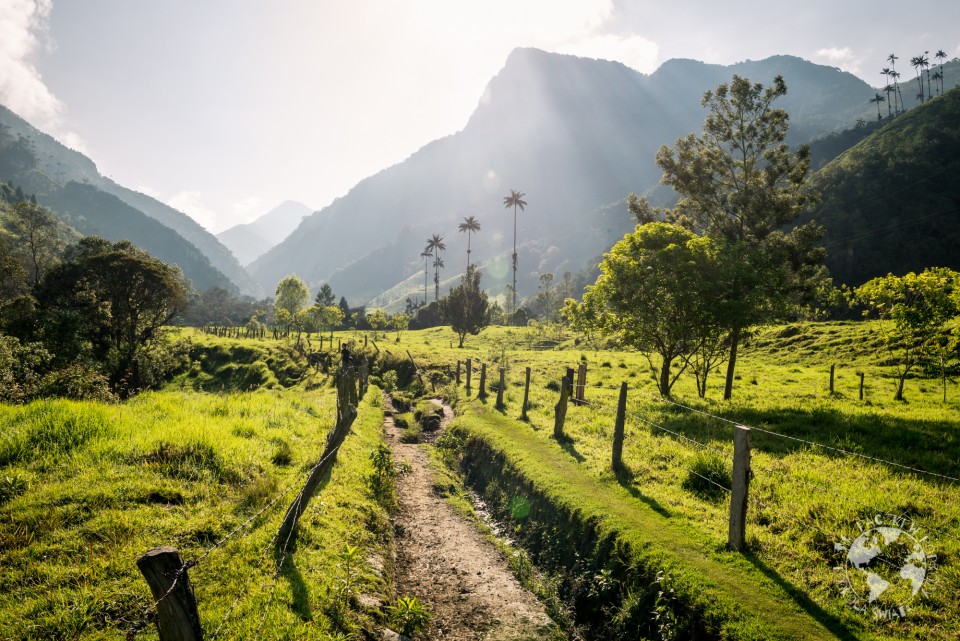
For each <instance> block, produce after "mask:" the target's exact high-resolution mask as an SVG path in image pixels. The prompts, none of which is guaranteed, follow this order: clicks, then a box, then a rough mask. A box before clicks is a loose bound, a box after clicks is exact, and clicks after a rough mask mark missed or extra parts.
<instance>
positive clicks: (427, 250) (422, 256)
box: [420, 249, 433, 305]
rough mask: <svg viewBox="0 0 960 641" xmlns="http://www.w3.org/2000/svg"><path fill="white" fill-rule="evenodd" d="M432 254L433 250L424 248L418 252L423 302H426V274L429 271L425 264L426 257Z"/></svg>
mask: <svg viewBox="0 0 960 641" xmlns="http://www.w3.org/2000/svg"><path fill="white" fill-rule="evenodd" d="M432 256H433V252H431V251H430V250H429V249H424V250H423V251H422V252H420V258H422V259H423V304H424V305H426V304H427V274H428V273H429V266H428V265H427V259H429V258H431V257H432Z"/></svg>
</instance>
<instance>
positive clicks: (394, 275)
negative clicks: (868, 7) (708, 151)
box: [250, 49, 874, 304]
mask: <svg viewBox="0 0 960 641" xmlns="http://www.w3.org/2000/svg"><path fill="white" fill-rule="evenodd" d="M734 74H739V75H741V76H745V77H747V78H749V79H750V80H753V81H757V82H762V83H764V84H769V83H771V82H772V80H773V78H774V76H776V75H778V74H779V75H782V76H783V77H784V79H785V80H786V83H787V86H788V90H789V91H788V95H787V96H786V97H785V98H784V99H782V100H781V101H778V102H779V106H782V107H784V108H785V109H786V110H787V111H788V112H789V113H790V122H791V130H790V136H791V137H790V142H792V143H800V142H806V141H808V140H810V139H812V138H815V137H817V136H821V135H824V134H826V133H828V132H831V131H834V130H839V129H844V128H847V127H850V126H852V125H853V124H854V122H855V121H856V119H857V118H858V117H868V116H869V112H870V109H871V107H872V106H873V105H871V104H870V103H869V102H868V100H869V98H870V97H871V96H873V94H874V89H873V88H871V87H870V86H869V85H868V84H867V83H865V82H863V81H862V80H860V79H859V78H857V77H855V76H853V75H852V74H849V73H845V72H842V71H840V70H838V69H835V68H832V67H826V66H822V65H816V64H813V63H810V62H807V61H805V60H802V59H800V58H795V57H792V56H775V57H772V58H768V59H766V60H761V61H747V62H742V63H738V64H735V65H729V66H724V65H708V64H704V63H701V62H696V61H693V60H671V61H668V62H666V63H664V65H663V66H662V67H660V69H658V70H657V71H656V72H654V73H653V74H650V75H645V74H642V73H639V72H637V71H635V70H633V69H630V68H628V67H626V66H624V65H622V64H620V63H617V62H608V61H601V60H592V59H586V58H578V57H575V56H568V55H560V54H553V53H546V52H543V51H539V50H536V49H517V50H515V51H513V52H512V53H511V54H510V56H509V58H508V59H507V61H506V64H505V66H504V68H503V69H502V70H501V71H500V72H499V73H498V74H497V75H496V76H495V77H494V78H493V79H492V80H491V81H490V82H489V84H488V85H487V87H486V89H485V91H484V92H483V95H482V97H481V99H480V102H479V105H478V106H477V109H476V111H475V112H474V113H473V115H472V116H471V117H470V119H469V121H468V122H467V124H466V126H465V127H464V128H463V130H461V131H460V132H457V133H455V134H453V135H451V136H447V137H445V138H442V139H440V140H436V141H434V142H431V143H429V144H427V145H426V146H424V147H423V148H422V149H420V150H419V151H417V152H416V153H414V154H413V155H411V156H410V157H409V158H407V159H406V160H405V161H403V162H401V163H399V164H397V165H394V166H392V167H390V168H388V169H384V170H383V171H381V172H379V173H377V174H375V175H373V176H371V177H369V178H366V179H365V180H363V181H361V182H360V183H359V184H357V185H356V186H355V187H354V188H353V189H352V190H351V191H350V192H349V193H348V194H347V195H345V196H343V197H342V198H339V199H337V200H336V201H334V202H333V203H332V204H331V205H329V206H328V207H326V208H324V209H322V210H320V211H318V212H315V213H313V214H312V215H310V216H308V217H307V218H306V219H305V220H304V221H303V223H302V224H301V225H300V227H299V228H298V229H297V230H296V231H295V232H294V233H293V234H291V235H290V236H289V237H288V238H287V239H286V240H284V241H283V242H282V243H280V244H279V245H277V246H276V247H274V248H273V249H271V250H270V251H269V252H267V253H266V254H264V255H263V256H261V257H260V258H258V259H257V260H256V261H254V262H253V263H252V264H251V265H250V271H251V273H252V274H253V275H254V277H255V278H256V279H257V280H258V281H259V282H260V283H261V285H262V286H263V287H264V288H273V287H275V286H276V283H277V282H278V281H279V280H280V279H281V278H283V277H284V276H286V275H287V274H291V273H295V274H298V275H299V276H301V277H302V278H304V279H305V280H306V281H307V282H308V283H309V284H310V285H311V286H312V287H317V286H318V285H319V284H320V283H322V282H325V281H326V282H330V284H331V285H332V286H333V288H334V291H336V292H337V294H338V295H344V296H346V297H347V298H348V300H349V301H350V302H351V304H354V303H361V302H365V301H369V300H371V299H373V298H375V297H377V296H378V295H379V294H380V293H382V292H385V291H387V290H390V289H391V288H394V286H395V285H397V284H398V283H401V282H403V281H405V280H408V281H409V283H410V284H411V286H413V285H414V284H415V283H416V282H417V279H416V278H414V277H413V276H414V275H415V274H418V273H419V274H421V275H422V272H423V260H422V259H421V258H420V257H419V253H420V251H421V250H422V249H423V247H424V245H425V241H426V239H427V238H428V237H429V236H431V235H432V234H435V233H436V234H440V235H441V236H443V237H444V239H445V243H446V245H447V251H446V252H445V253H444V255H443V258H444V262H445V264H446V267H445V269H444V271H443V274H442V277H443V278H450V277H453V276H455V275H456V274H459V273H462V271H463V270H464V268H465V266H466V235H465V234H460V233H458V232H457V225H458V223H460V222H462V221H463V219H464V218H465V217H467V216H475V217H476V218H477V220H478V221H479V222H480V224H481V231H480V232H479V233H478V234H475V235H473V238H472V249H473V253H472V257H473V260H474V262H477V263H479V264H481V265H484V268H485V271H484V280H483V285H484V287H485V288H488V289H490V290H492V291H493V292H494V293H499V292H502V290H503V286H504V285H506V284H508V283H509V282H510V279H511V275H510V269H509V262H510V253H511V252H512V243H513V212H512V210H509V211H508V210H505V209H504V208H503V205H502V201H503V197H504V196H506V195H508V194H509V193H510V190H511V189H516V190H520V191H523V192H524V193H525V194H526V197H525V200H526V201H527V203H528V205H527V207H526V209H525V211H520V212H518V216H517V243H518V248H517V251H518V254H519V269H520V272H519V274H518V279H519V280H518V289H519V293H520V295H521V296H523V295H526V294H529V293H532V292H534V291H536V287H537V279H538V277H539V274H540V273H542V272H544V271H552V272H555V273H557V274H562V273H563V271H574V272H575V271H577V270H579V269H581V268H583V267H585V266H586V265H587V263H588V262H589V261H591V260H592V259H594V258H596V257H597V256H599V255H600V254H601V253H603V252H604V251H606V250H607V249H609V247H610V245H611V244H612V242H614V240H615V239H617V238H619V237H620V236H622V234H623V233H624V231H626V230H627V229H630V228H631V227H632V221H631V220H630V216H629V215H628V214H627V212H626V208H625V206H623V205H622V204H618V203H621V202H622V201H623V200H624V199H625V198H626V196H627V194H629V193H630V192H637V193H645V192H653V190H654V188H655V186H656V185H657V183H658V181H659V178H660V175H661V172H660V170H659V169H658V168H657V166H656V164H655V162H654V157H655V155H656V151H657V149H658V148H659V147H660V145H663V144H668V145H672V144H673V143H674V141H675V140H676V138H677V137H679V136H683V135H686V134H688V133H690V132H692V131H697V132H699V131H700V129H701V126H702V124H703V119H704V116H705V111H704V109H703V108H701V107H700V99H701V97H702V95H703V92H704V91H706V90H707V89H713V88H715V87H716V86H717V85H718V84H719V83H721V82H729V81H730V80H731V78H732V76H733V75H734ZM662 191H663V190H661V192H662ZM661 192H655V195H656V194H657V193H661ZM429 280H430V282H429V287H428V290H429V296H430V298H431V299H432V297H433V291H432V290H433V284H432V273H431V275H430V278H429ZM420 283H421V289H420V291H421V295H420V297H421V298H422V280H420ZM395 291H396V290H395ZM411 291H415V289H412V290H411ZM444 292H445V290H444ZM400 295H402V293H401V294H400ZM377 300H378V304H380V303H381V301H382V298H381V299H377Z"/></svg>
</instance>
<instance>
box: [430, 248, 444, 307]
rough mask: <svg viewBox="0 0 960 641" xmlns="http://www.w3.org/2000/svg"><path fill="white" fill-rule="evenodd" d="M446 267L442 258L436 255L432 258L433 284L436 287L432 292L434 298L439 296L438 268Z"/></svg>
mask: <svg viewBox="0 0 960 641" xmlns="http://www.w3.org/2000/svg"><path fill="white" fill-rule="evenodd" d="M444 267H446V265H444V264H443V259H442V258H440V257H439V256H437V257H436V258H435V259H434V260H433V285H434V287H436V292H435V293H434V297H435V298H434V300H436V299H437V298H440V270H441V269H443V268H444Z"/></svg>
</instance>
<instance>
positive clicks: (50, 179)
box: [0, 105, 260, 295]
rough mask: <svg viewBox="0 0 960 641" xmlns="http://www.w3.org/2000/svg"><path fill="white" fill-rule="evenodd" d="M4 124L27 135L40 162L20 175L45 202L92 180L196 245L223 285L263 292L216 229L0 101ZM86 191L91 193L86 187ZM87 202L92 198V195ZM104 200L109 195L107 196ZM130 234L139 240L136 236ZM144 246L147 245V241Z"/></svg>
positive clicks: (204, 279) (10, 131) (27, 187)
mask: <svg viewBox="0 0 960 641" xmlns="http://www.w3.org/2000/svg"><path fill="white" fill-rule="evenodd" d="M0 125H3V126H5V127H6V128H7V133H8V134H9V135H11V136H14V137H17V136H22V137H23V138H24V139H25V140H26V141H27V142H28V145H29V151H30V153H31V154H32V156H33V157H34V159H35V161H36V167H34V168H31V169H30V170H28V171H25V173H24V175H23V176H22V177H21V178H19V179H18V180H20V182H21V183H22V186H23V189H24V190H26V191H28V192H29V193H36V194H37V197H38V198H39V199H40V202H43V197H42V195H43V194H49V193H52V192H53V191H55V190H57V189H59V188H63V187H64V186H65V185H67V184H68V183H70V182H75V183H78V184H82V185H90V186H93V187H95V188H97V189H98V190H100V191H102V192H105V193H107V194H111V195H113V196H115V197H116V198H118V199H120V200H121V201H123V202H124V203H126V204H127V205H129V206H130V211H132V210H136V211H139V212H141V213H142V214H145V215H146V216H147V217H149V218H152V219H154V220H156V221H158V222H159V223H161V224H162V225H163V226H165V227H167V228H169V229H171V230H173V231H174V232H176V234H178V235H179V236H181V237H182V238H183V239H184V240H186V241H187V242H189V243H190V244H192V245H193V246H195V247H196V249H198V250H199V251H200V252H201V254H202V255H203V256H205V257H206V258H207V260H208V261H209V262H210V264H211V266H212V267H213V268H214V269H215V270H217V271H219V272H221V273H222V274H223V275H224V276H226V277H227V279H228V282H226V283H224V285H227V286H228V287H230V286H231V283H232V286H234V287H236V288H238V289H239V290H240V291H241V292H243V293H246V294H253V295H258V294H260V287H259V285H258V284H257V283H256V282H255V281H254V280H253V279H252V278H250V275H249V274H248V273H247V272H246V270H244V268H243V267H241V265H240V263H239V262H238V261H237V259H236V258H234V256H233V254H231V253H230V250H229V249H227V248H226V247H224V246H223V245H222V244H221V243H220V242H219V241H218V240H217V239H216V237H214V235H213V234H211V233H210V232H208V231H207V230H205V229H204V228H203V227H201V226H200V225H199V224H198V223H197V222H196V221H194V220H193V219H192V218H190V217H189V216H187V215H186V214H184V213H183V212H180V211H177V210H176V209H174V208H172V207H170V206H169V205H166V204H165V203H162V202H160V201H159V200H156V199H155V198H152V197H150V196H147V195H146V194H142V193H139V192H136V191H134V190H132V189H128V188H126V187H124V186H122V185H118V184H117V183H115V182H114V181H112V180H110V179H109V178H107V177H105V176H102V175H101V174H100V172H99V171H97V166H96V164H94V162H93V161H92V160H91V159H89V158H87V157H86V156H85V155H83V154H81V153H80V152H78V151H74V150H72V149H69V148H68V147H66V146H64V145H62V144H61V143H59V142H58V141H57V140H56V139H54V138H53V137H52V136H49V135H47V134H45V133H43V132H42V131H40V130H38V129H36V128H35V127H33V126H32V125H30V124H29V123H28V122H27V121H26V120H24V119H23V118H21V117H20V116H18V115H16V114H15V113H13V112H12V111H10V110H9V109H7V108H6V107H3V106H2V105H0ZM0 178H3V179H5V180H7V179H10V178H12V176H5V177H4V176H0ZM73 193H79V192H73ZM84 193H85V195H89V194H87V192H84ZM85 202H88V203H89V202H92V201H90V200H89V199H87V200H86V201H85ZM105 202H110V201H109V199H107V200H105ZM130 229H134V230H137V233H139V232H142V234H143V235H144V236H145V237H148V236H149V235H150V232H149V231H147V230H146V229H143V230H139V229H138V228H137V227H136V226H135V225H134V226H133V227H131V228H130ZM130 240H131V241H133V242H135V243H136V242H137V241H135V240H134V239H133V238H131V239H130ZM141 246H142V245H141ZM144 249H147V248H146V247H144ZM148 251H149V250H148ZM180 253H181V254H183V255H186V254H189V253H191V252H189V251H188V250H184V251H183V252H180ZM181 267H183V266H181ZM184 271H185V272H186V271H187V270H186V268H184ZM194 280H195V281H196V282H195V286H196V287H200V285H198V284H197V283H198V282H207V281H208V280H210V279H209V278H208V277H206V276H204V277H201V278H198V279H194Z"/></svg>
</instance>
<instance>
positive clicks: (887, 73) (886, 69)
mask: <svg viewBox="0 0 960 641" xmlns="http://www.w3.org/2000/svg"><path fill="white" fill-rule="evenodd" d="M880 73H882V74H883V77H884V78H886V79H887V86H886V87H884V88H883V90H884V91H885V92H886V93H887V116H888V117H889V116H890V92H891V91H893V87H892V86H890V67H884V68H883V69H881V70H880Z"/></svg>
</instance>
